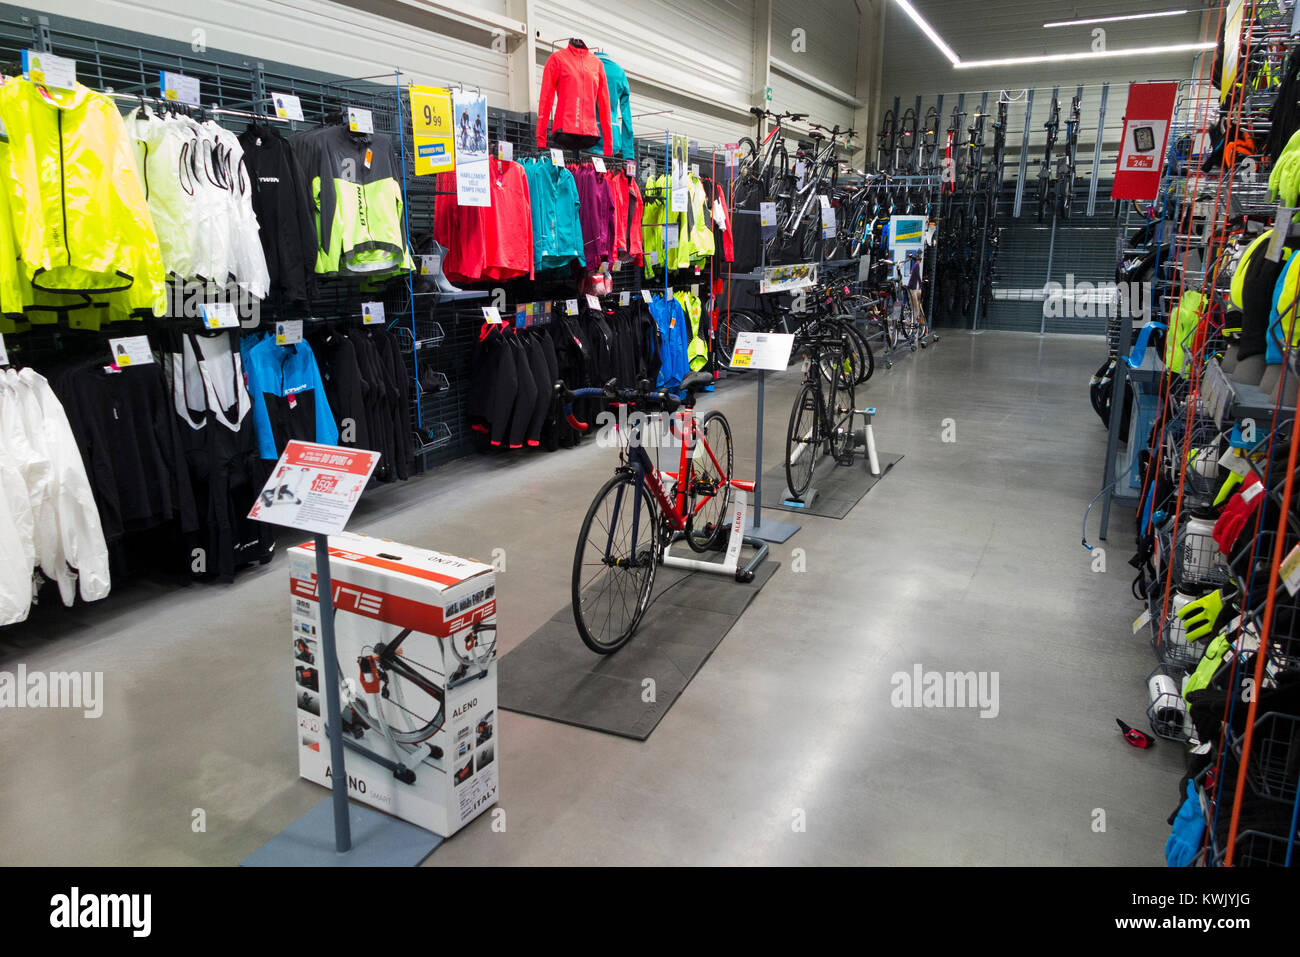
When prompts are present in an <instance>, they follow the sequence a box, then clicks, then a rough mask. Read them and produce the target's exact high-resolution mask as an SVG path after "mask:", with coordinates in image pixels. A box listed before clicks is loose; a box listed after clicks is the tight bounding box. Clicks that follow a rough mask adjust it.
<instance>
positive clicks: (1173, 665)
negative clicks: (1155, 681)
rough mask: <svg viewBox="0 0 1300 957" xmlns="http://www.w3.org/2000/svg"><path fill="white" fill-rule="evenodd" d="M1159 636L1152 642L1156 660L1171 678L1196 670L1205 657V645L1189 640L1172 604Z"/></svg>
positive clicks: (1185, 627) (1185, 628) (1148, 679)
mask: <svg viewBox="0 0 1300 957" xmlns="http://www.w3.org/2000/svg"><path fill="white" fill-rule="evenodd" d="M1159 635H1160V638H1159V640H1158V641H1153V642H1152V645H1153V647H1154V648H1155V652H1156V659H1157V660H1158V661H1159V662H1160V664H1161V665H1162V666H1163V667H1164V668H1165V669H1166V670H1167V671H1168V673H1169V674H1170V675H1171V676H1176V677H1181V676H1182V675H1184V674H1187V673H1188V672H1191V671H1194V670H1196V666H1197V665H1198V664H1200V663H1201V659H1202V658H1203V657H1205V646H1204V645H1203V644H1201V643H1200V642H1193V641H1188V640H1187V626H1186V625H1185V624H1184V623H1183V620H1182V619H1181V618H1179V617H1178V616H1177V615H1175V614H1174V607H1173V604H1172V603H1170V605H1169V618H1168V620H1167V621H1165V622H1164V624H1163V625H1162V626H1161V628H1160V631H1159ZM1150 680H1151V676H1150V675H1148V676H1147V681H1148V682H1150ZM1179 700H1181V697H1180V699H1179Z"/></svg>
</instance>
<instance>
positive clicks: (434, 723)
mask: <svg viewBox="0 0 1300 957" xmlns="http://www.w3.org/2000/svg"><path fill="white" fill-rule="evenodd" d="M329 541H330V576H331V578H332V579H333V587H332V589H331V595H332V598H333V604H334V634H335V643H336V646H337V651H338V655H337V658H338V660H337V662H336V663H331V662H326V661H324V660H323V650H322V646H321V644H320V641H319V636H320V629H321V621H320V613H321V611H320V596H319V594H318V592H317V587H316V555H315V549H314V546H313V545H311V544H310V543H308V544H305V545H300V546H298V547H296V548H293V549H291V550H290V552H289V556H290V590H291V592H292V599H291V601H292V608H293V625H292V628H293V632H292V644H293V664H294V693H295V696H296V700H297V706H298V707H297V716H298V739H299V749H298V767H299V773H300V774H301V775H302V777H304V778H307V779H308V780H310V781H315V782H316V783H317V784H321V785H324V786H325V787H329V786H330V785H331V784H332V782H333V773H334V769H333V768H331V767H330V759H329V751H330V749H329V741H328V738H327V737H326V730H325V729H326V722H327V721H328V719H329V713H328V708H327V705H326V702H325V693H324V691H325V688H324V683H323V682H322V681H321V680H320V679H321V673H322V669H325V668H327V667H331V666H333V667H337V668H338V675H339V686H340V688H339V691H340V711H341V715H340V718H341V723H342V728H343V744H344V757H345V762H346V765H347V768H346V773H347V777H348V794H349V796H350V797H352V798H353V799H355V800H358V801H361V802H363V803H365V804H369V805H371V806H372V807H376V808H378V809H380V810H382V811H386V812H387V813H389V814H392V815H394V816H396V817H399V818H401V819H402V820H404V821H409V822H410V823H412V824H416V825H418V826H420V827H424V828H427V829H429V830H430V831H433V832H434V833H435V834H441V835H443V836H444V837H445V836H449V835H451V834H454V833H455V832H456V831H458V830H459V829H460V828H461V827H463V826H464V825H466V824H467V823H469V822H470V821H471V820H473V819H474V818H475V817H477V816H478V815H479V814H481V813H482V812H483V811H484V810H486V809H487V808H489V807H491V806H492V805H493V804H495V803H496V802H497V798H498V793H497V792H498V786H497V782H498V774H497V762H496V755H497V743H498V736H497V734H496V727H495V725H496V696H497V656H496V575H495V572H494V571H493V568H492V566H491V565H485V564H482V563H480V562H475V561H471V560H468V559H463V558H456V557H454V556H451V555H444V554H441V553H439V552H434V551H429V550H427V549H422V548H411V547H408V546H405V545H398V544H396V543H394V542H388V541H384V540H382V539H378V538H371V537H369V536H366V535H357V534H352V533H344V534H340V535H333V536H331V537H330V540H329Z"/></svg>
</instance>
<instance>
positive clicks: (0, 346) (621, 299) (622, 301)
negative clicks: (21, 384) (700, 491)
mask: <svg viewBox="0 0 1300 957" xmlns="http://www.w3.org/2000/svg"><path fill="white" fill-rule="evenodd" d="M631 301H632V294H631V293H630V292H620V293H619V294H618V304H619V305H620V306H626V305H627V304H628V303H630V302H631ZM4 348H5V344H4V340H3V339H2V338H0V365H3V364H4V363H3V358H4Z"/></svg>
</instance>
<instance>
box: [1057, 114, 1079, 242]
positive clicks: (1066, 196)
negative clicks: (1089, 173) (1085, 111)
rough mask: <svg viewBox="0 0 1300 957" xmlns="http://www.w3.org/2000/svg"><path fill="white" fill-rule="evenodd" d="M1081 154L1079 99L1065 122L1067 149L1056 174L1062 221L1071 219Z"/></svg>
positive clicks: (1058, 208) (1059, 161) (1059, 162)
mask: <svg viewBox="0 0 1300 957" xmlns="http://www.w3.org/2000/svg"><path fill="white" fill-rule="evenodd" d="M1078 152H1079V98H1078V97H1077V96H1076V97H1074V98H1073V99H1072V100H1071V101H1070V118H1069V119H1068V120H1066V121H1065V148H1064V152H1063V153H1062V154H1061V157H1060V159H1059V160H1058V165H1057V173H1056V208H1057V210H1058V211H1059V213H1060V216H1061V219H1063V220H1068V219H1069V218H1070V210H1071V208H1073V206H1074V180H1075V177H1076V176H1077V163H1078Z"/></svg>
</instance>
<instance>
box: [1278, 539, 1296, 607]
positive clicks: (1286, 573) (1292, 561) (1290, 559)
mask: <svg viewBox="0 0 1300 957" xmlns="http://www.w3.org/2000/svg"><path fill="white" fill-rule="evenodd" d="M1279 573H1280V574H1281V576H1282V584H1283V585H1285V586H1286V590H1287V591H1289V592H1290V593H1291V596H1292V597H1293V598H1294V597H1295V594H1296V592H1297V591H1300V545H1297V546H1296V547H1295V548H1293V549H1291V552H1290V554H1288V555H1287V556H1286V558H1284V559H1282V567H1281V568H1280V569H1279Z"/></svg>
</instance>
